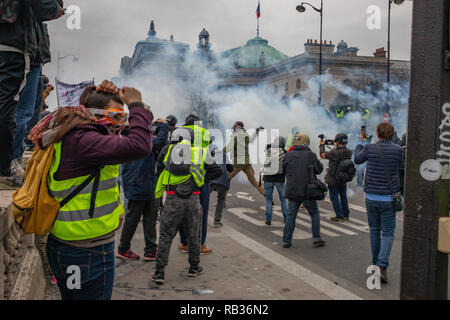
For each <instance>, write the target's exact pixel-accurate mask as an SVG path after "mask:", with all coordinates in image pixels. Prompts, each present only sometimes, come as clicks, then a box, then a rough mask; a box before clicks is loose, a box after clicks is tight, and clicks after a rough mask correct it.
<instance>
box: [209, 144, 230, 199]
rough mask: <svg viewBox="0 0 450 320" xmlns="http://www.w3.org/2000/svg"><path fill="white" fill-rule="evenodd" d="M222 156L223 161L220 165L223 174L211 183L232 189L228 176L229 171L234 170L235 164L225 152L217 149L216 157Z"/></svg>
mask: <svg viewBox="0 0 450 320" xmlns="http://www.w3.org/2000/svg"><path fill="white" fill-rule="evenodd" d="M220 156H222V162H221V164H218V165H219V166H220V167H221V168H222V175H221V176H220V177H219V178H217V179H214V180H211V181H210V182H209V184H210V185H213V184H219V185H222V186H224V187H225V188H227V190H230V178H228V172H232V171H233V165H232V164H231V161H229V160H228V157H227V154H226V153H225V152H221V151H217V152H216V157H215V158H216V159H217V157H220Z"/></svg>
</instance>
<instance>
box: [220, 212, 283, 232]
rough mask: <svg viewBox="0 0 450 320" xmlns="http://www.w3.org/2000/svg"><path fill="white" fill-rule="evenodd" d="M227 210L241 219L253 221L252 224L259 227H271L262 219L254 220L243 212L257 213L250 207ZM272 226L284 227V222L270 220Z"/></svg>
mask: <svg viewBox="0 0 450 320" xmlns="http://www.w3.org/2000/svg"><path fill="white" fill-rule="evenodd" d="M227 211H230V212H231V213H233V214H235V215H236V216H238V217H239V218H241V219H244V220H247V221H248V222H250V223H253V224H254V225H257V226H260V227H271V226H268V225H266V224H265V223H264V221H261V220H256V219H254V218H252V217H249V216H248V215H246V214H245V213H250V214H253V213H257V211H255V210H253V209H250V208H230V209H227ZM272 227H284V224H283V223H282V222H280V221H272Z"/></svg>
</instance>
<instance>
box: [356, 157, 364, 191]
mask: <svg viewBox="0 0 450 320" xmlns="http://www.w3.org/2000/svg"><path fill="white" fill-rule="evenodd" d="M364 170H366V163H363V164H359V165H356V183H357V184H358V186H360V187H362V186H364Z"/></svg>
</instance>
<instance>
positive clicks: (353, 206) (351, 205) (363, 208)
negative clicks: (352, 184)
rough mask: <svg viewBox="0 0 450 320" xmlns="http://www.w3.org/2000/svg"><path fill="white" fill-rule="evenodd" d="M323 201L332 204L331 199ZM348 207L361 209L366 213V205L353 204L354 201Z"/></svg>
mask: <svg viewBox="0 0 450 320" xmlns="http://www.w3.org/2000/svg"><path fill="white" fill-rule="evenodd" d="M323 201H326V202H328V203H330V204H332V202H331V200H330V199H324V200H323ZM348 207H349V208H351V209H353V210H356V211H360V212H362V213H366V208H365V207H361V206H358V205H356V204H352V203H349V204H348Z"/></svg>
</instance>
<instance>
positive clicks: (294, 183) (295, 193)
mask: <svg viewBox="0 0 450 320" xmlns="http://www.w3.org/2000/svg"><path fill="white" fill-rule="evenodd" d="M311 161H312V164H313V166H314V173H315V174H316V175H318V174H321V173H322V171H323V165H322V163H321V162H320V161H319V159H317V156H316V154H315V153H314V152H312V151H311V149H309V147H307V146H305V145H302V146H294V148H293V149H292V150H291V151H289V152H288V153H286V157H285V158H284V163H283V170H284V173H285V175H286V198H288V199H289V200H294V201H303V200H305V197H306V187H307V185H308V183H309V182H310V169H309V164H310V163H311Z"/></svg>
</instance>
